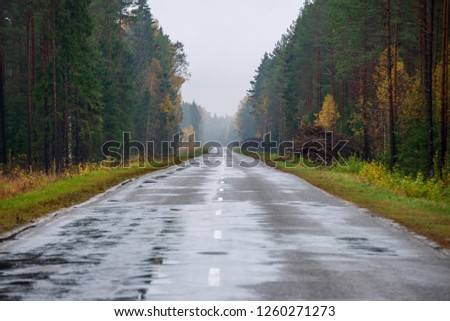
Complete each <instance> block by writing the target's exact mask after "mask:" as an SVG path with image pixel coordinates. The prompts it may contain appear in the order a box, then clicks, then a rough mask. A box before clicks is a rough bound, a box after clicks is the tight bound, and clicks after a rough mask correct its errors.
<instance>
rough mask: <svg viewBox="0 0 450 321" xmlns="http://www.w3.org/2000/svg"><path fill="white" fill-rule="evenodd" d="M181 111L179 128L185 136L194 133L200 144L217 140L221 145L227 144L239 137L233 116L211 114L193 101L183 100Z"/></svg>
mask: <svg viewBox="0 0 450 321" xmlns="http://www.w3.org/2000/svg"><path fill="white" fill-rule="evenodd" d="M181 111H182V112H183V121H182V122H181V128H183V134H184V136H185V137H188V136H189V135H192V134H195V139H196V140H197V141H198V142H201V143H202V144H206V143H208V142H210V143H211V142H217V143H220V144H221V145H222V146H227V145H228V143H230V142H233V141H237V140H238V138H239V137H238V136H237V129H236V124H235V118H234V117H233V116H228V115H227V116H218V115H216V114H211V113H210V112H208V111H207V110H206V109H205V108H203V107H202V106H200V105H199V104H197V103H196V102H195V101H193V102H192V103H187V102H184V103H183V104H182V105H181Z"/></svg>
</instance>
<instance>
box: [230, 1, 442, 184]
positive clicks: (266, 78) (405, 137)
mask: <svg viewBox="0 0 450 321" xmlns="http://www.w3.org/2000/svg"><path fill="white" fill-rule="evenodd" d="M448 24H449V0H315V1H306V2H305V5H304V6H303V8H302V9H301V11H300V14H299V16H298V19H297V20H296V21H295V22H294V24H293V25H292V27H291V28H290V29H289V30H288V31H287V33H286V34H285V35H283V36H282V38H281V40H280V41H279V42H278V43H277V44H276V47H275V49H274V50H273V52H271V53H266V54H265V55H264V57H263V58H262V61H261V64H260V66H259V68H258V69H257V71H256V75H255V77H254V80H253V81H252V82H251V88H250V90H249V92H248V95H247V97H245V98H244V99H243V100H242V102H241V104H240V106H239V110H238V112H237V116H236V123H237V126H238V131H239V134H240V136H241V139H246V138H249V137H255V136H256V137H260V136H261V135H262V134H263V133H266V132H269V131H270V132H272V137H273V138H275V139H277V140H280V141H281V140H292V139H295V137H296V135H297V133H298V132H299V131H300V129H301V128H302V127H303V126H306V125H319V126H322V127H324V128H325V129H327V130H335V131H339V132H342V133H344V134H347V135H351V136H353V137H355V139H357V140H358V141H359V142H360V144H361V151H362V152H361V154H362V155H361V156H362V157H363V158H364V159H377V160H382V161H384V162H385V163H386V164H387V165H388V166H390V167H391V168H399V169H401V170H402V171H404V172H405V173H417V172H418V171H422V172H423V173H427V176H430V177H433V176H437V174H438V172H439V173H441V174H442V172H444V174H445V173H446V171H447V174H448V161H449V160H448V158H449V146H448V135H449V134H448V102H449V97H448V91H449V73H448V65H449V42H448V41H449V29H448Z"/></svg>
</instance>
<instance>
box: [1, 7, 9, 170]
mask: <svg viewBox="0 0 450 321" xmlns="http://www.w3.org/2000/svg"><path fill="white" fill-rule="evenodd" d="M3 5H4V3H3V1H0V118H1V122H0V126H1V129H0V135H1V137H2V155H1V162H2V164H3V172H5V171H6V165H7V162H8V157H7V146H6V112H5V94H4V87H5V59H4V58H5V57H4V50H3V47H4V41H5V40H4V36H3V25H4V23H3V22H4V18H3V10H4V8H3Z"/></svg>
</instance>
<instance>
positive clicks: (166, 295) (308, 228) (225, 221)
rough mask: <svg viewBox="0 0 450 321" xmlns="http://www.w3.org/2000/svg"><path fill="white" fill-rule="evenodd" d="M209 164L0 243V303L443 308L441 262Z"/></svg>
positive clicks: (407, 240)
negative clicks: (390, 303) (346, 303)
mask: <svg viewBox="0 0 450 321" xmlns="http://www.w3.org/2000/svg"><path fill="white" fill-rule="evenodd" d="M228 153H229V151H228ZM229 156H230V154H229ZM214 160H217V161H221V165H220V166H217V167H211V166H205V165H202V166H200V167H198V166H195V165H192V164H188V165H187V166H185V167H173V168H169V169H167V170H164V171H161V172H158V173H154V174H151V175H147V176H144V177H141V178H139V179H137V180H134V181H133V182H131V183H129V184H126V185H124V186H121V187H119V188H116V189H114V190H113V191H110V192H108V193H106V194H105V195H102V196H100V197H97V198H94V199H93V200H91V201H90V202H87V203H85V204H82V205H80V206H78V207H75V208H72V209H69V210H65V211H63V212H62V213H61V214H60V215H57V216H56V217H54V218H52V219H50V220H47V221H45V222H42V223H41V224H38V225H37V226H36V227H35V228H33V229H30V230H28V231H26V232H24V233H22V234H20V235H19V236H17V237H15V239H13V240H11V241H6V242H2V243H0V299H1V300H450V257H449V256H448V255H446V254H445V253H443V252H441V251H438V250H435V249H433V248H432V247H431V246H430V245H428V244H426V243H425V242H423V241H421V240H419V239H418V238H417V237H415V236H413V235H411V234H409V233H407V232H405V231H402V230H401V229H399V228H398V227H396V226H394V225H392V224H390V223H389V222H387V221H385V220H383V219H380V218H378V217H376V216H373V215H371V214H370V213H367V212H366V211H363V210H360V209H358V208H356V207H355V206H352V205H350V204H347V203H345V202H343V201H341V200H339V199H337V198H335V197H333V196H330V195H328V194H327V193H324V192H322V191H321V190H319V189H317V188H315V187H312V186H311V185H310V184H308V183H306V182H305V181H303V180H301V179H299V178H297V177H294V176H291V175H288V174H285V173H281V172H278V171H276V170H274V169H272V168H269V167H267V166H265V165H259V166H257V167H252V168H249V167H242V166H238V164H239V162H240V161H242V160H244V158H243V156H240V155H236V154H234V155H233V165H234V166H230V165H231V163H232V162H231V158H230V157H228V161H224V158H223V157H221V156H220V157H217V158H215V159H211V161H214Z"/></svg>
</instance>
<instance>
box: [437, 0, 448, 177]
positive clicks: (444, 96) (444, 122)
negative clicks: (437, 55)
mask: <svg viewBox="0 0 450 321" xmlns="http://www.w3.org/2000/svg"><path fill="white" fill-rule="evenodd" d="M449 2H450V0H444V10H443V11H444V23H443V32H442V84H441V86H442V87H441V153H440V160H439V161H440V168H441V177H442V172H443V169H444V168H445V160H446V157H448V151H447V138H448V85H449V84H448V63H449V61H448V54H449V52H448V37H449V32H448V23H449V17H448V15H449V13H450V12H449Z"/></svg>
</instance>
